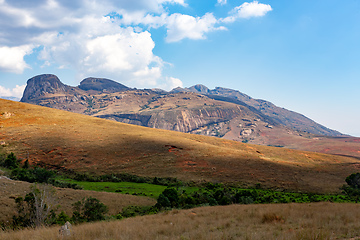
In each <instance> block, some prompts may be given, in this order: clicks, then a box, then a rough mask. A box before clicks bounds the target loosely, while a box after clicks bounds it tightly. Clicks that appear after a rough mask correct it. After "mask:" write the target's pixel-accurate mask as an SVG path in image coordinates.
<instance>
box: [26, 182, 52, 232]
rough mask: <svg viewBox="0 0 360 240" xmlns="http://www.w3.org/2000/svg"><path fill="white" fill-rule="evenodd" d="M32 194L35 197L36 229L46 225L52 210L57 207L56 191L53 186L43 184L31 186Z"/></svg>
mask: <svg viewBox="0 0 360 240" xmlns="http://www.w3.org/2000/svg"><path fill="white" fill-rule="evenodd" d="M31 193H32V194H33V196H34V210H35V219H34V223H35V226H36V227H40V226H42V225H44V224H46V220H47V218H48V217H50V214H51V210H52V209H54V208H55V206H56V197H55V189H54V188H52V187H51V185H47V184H41V185H37V184H35V185H33V186H31Z"/></svg>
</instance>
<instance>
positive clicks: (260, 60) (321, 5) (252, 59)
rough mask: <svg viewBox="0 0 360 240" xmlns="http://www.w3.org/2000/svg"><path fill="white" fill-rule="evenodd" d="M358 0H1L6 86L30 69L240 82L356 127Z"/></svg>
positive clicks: (69, 75)
mask: <svg viewBox="0 0 360 240" xmlns="http://www.w3.org/2000/svg"><path fill="white" fill-rule="evenodd" d="M359 66H360V1H358V0H343V1H340V0H327V1H325V0H312V1H310V0H291V1H285V0H284V1H279V0H277V1H275V0H263V1H240V0H137V1H129V0H103V1H100V0H91V1H90V0H82V1H73V0H71V1H70V0H62V1H60V0H33V1H28V0H11V1H10V0H0V96H17V97H21V95H22V91H23V89H24V86H25V84H26V81H27V79H29V78H31V77H33V76H35V75H38V74H42V73H52V74H56V75H57V76H58V77H59V78H60V79H61V81H62V82H64V83H66V84H68V85H72V86H76V85H78V84H79V82H80V81H81V80H82V79H83V78H85V77H89V76H94V77H105V78H110V79H113V80H116V81H118V82H121V83H123V84H125V85H127V86H130V87H136V88H155V87H157V88H163V89H166V90H170V89H171V88H173V87H177V86H182V87H189V86H192V85H194V84H198V83H201V84H204V85H206V86H208V87H209V88H214V87H216V86H221V87H227V88H232V89H236V90H239V91H241V92H243V93H245V94H248V95H249V96H251V97H253V98H261V99H265V100H268V101H271V102H273V103H274V104H276V105H278V106H280V107H284V108H287V109H289V110H293V111H296V112H299V113H302V114H304V115H306V116H308V117H309V118H311V119H313V120H315V121H317V122H319V123H321V124H323V125H325V126H327V127H329V128H332V129H336V130H339V131H341V132H343V133H347V134H351V135H354V136H360V125H359V122H360V111H359V106H360V96H359V93H360V81H359V80H360V67H359Z"/></svg>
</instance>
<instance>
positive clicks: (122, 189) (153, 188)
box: [58, 178, 199, 198]
mask: <svg viewBox="0 0 360 240" xmlns="http://www.w3.org/2000/svg"><path fill="white" fill-rule="evenodd" d="M58 180H60V181H62V182H68V183H75V184H77V185H79V186H80V187H82V188H83V189H84V190H91V191H99V192H118V193H122V194H131V195H138V196H148V197H153V198H158V197H159V195H160V193H162V192H163V191H164V190H165V189H166V188H167V186H161V185H155V184H149V183H133V182H84V181H76V180H73V179H69V178H61V179H58ZM180 189H182V190H185V191H186V192H189V193H191V192H195V191H197V190H199V188H196V187H180Z"/></svg>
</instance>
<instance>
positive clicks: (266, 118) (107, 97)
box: [21, 74, 347, 155]
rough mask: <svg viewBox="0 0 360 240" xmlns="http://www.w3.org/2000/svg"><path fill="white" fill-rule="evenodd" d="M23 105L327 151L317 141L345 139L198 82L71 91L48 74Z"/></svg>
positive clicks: (90, 83) (31, 87)
mask: <svg viewBox="0 0 360 240" xmlns="http://www.w3.org/2000/svg"><path fill="white" fill-rule="evenodd" d="M21 102H26V103H32V104H37V105H41V106H46V107H51V108H56V109H62V110H66V111H70V112H75V113H81V114H86V115H90V116H94V117H99V118H105V119H111V120H115V121H119V122H123V123H129V124H136V125H141V126H145V127H151V128H158V129H166V130H174V131H180V132H185V133H192V134H200V135H207V136H215V137H220V138H224V139H230V140H235V141H241V142H249V143H254V144H260V145H269V146H278V147H288V148H294V149H303V150H311V151H320V152H321V151H322V152H325V147H323V146H322V145H321V144H318V142H316V143H315V142H314V141H315V140H314V139H319V138H323V139H326V141H330V140H329V139H332V138H334V137H335V138H338V137H347V136H346V135H343V134H342V133H340V132H338V131H335V130H331V129H329V128H327V127H325V126H322V125H320V124H318V123H316V122H314V121H313V120H311V119H309V118H307V117H305V116H304V115H301V114H299V113H296V112H293V111H289V110H287V109H284V108H280V107H277V106H275V105H274V104H272V103H271V102H268V101H265V100H260V99H253V98H251V97H249V96H248V95H246V94H244V93H241V92H239V91H237V90H233V89H227V88H221V87H216V88H215V89H212V90H211V89H208V88H207V87H206V86H204V85H200V84H198V85H194V86H192V87H189V88H175V89H173V90H171V91H170V92H167V91H164V90H161V89H132V88H129V87H127V86H124V85H122V84H120V83H118V82H115V81H112V80H109V79H104V78H86V79H84V80H83V81H81V83H80V85H79V86H77V87H72V86H68V85H65V84H63V83H62V82H61V81H60V80H59V78H58V77H57V76H55V75H51V74H44V75H39V76H35V77H33V78H31V79H29V80H28V81H27V86H26V89H25V91H24V95H23V97H22V99H21ZM322 144H323V142H322ZM334 144H335V143H334ZM315 146H319V148H321V149H313V148H314V147H315ZM327 151H328V150H327ZM330 153H331V151H330ZM335 153H336V154H342V155H347V153H343V152H339V151H337V152H335Z"/></svg>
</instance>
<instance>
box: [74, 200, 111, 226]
mask: <svg viewBox="0 0 360 240" xmlns="http://www.w3.org/2000/svg"><path fill="white" fill-rule="evenodd" d="M73 208H74V212H73V216H72V218H71V220H72V221H73V222H74V223H81V222H93V221H100V220H104V219H105V214H106V213H107V212H108V211H109V209H108V207H107V206H106V205H105V204H103V203H101V202H100V201H99V200H98V199H96V198H93V197H88V198H86V199H83V200H82V201H77V202H76V203H74V204H73Z"/></svg>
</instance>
